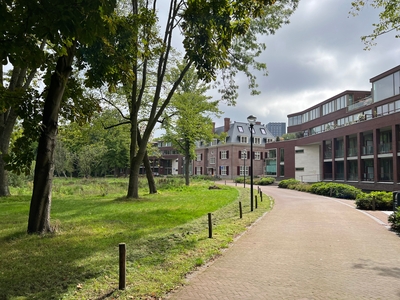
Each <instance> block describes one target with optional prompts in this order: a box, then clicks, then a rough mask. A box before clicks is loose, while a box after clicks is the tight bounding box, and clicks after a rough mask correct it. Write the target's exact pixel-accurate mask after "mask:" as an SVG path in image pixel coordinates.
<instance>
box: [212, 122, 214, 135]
mask: <svg viewBox="0 0 400 300" xmlns="http://www.w3.org/2000/svg"><path fill="white" fill-rule="evenodd" d="M212 126H213V128H212V133H215V122H212Z"/></svg>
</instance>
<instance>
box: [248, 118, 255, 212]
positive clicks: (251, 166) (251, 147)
mask: <svg viewBox="0 0 400 300" xmlns="http://www.w3.org/2000/svg"><path fill="white" fill-rule="evenodd" d="M247 121H249V123H250V169H251V170H250V207H251V211H253V206H254V205H253V203H254V202H253V128H254V124H255V123H256V121H257V118H256V117H255V116H253V115H250V116H248V117H247Z"/></svg>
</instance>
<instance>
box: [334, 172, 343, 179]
mask: <svg viewBox="0 0 400 300" xmlns="http://www.w3.org/2000/svg"><path fill="white" fill-rule="evenodd" d="M335 180H344V173H336V174H335Z"/></svg>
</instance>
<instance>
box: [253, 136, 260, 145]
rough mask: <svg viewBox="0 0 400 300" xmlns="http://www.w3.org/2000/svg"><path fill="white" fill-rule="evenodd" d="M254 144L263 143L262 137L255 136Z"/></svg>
mask: <svg viewBox="0 0 400 300" xmlns="http://www.w3.org/2000/svg"><path fill="white" fill-rule="evenodd" d="M254 144H258V145H261V138H259V137H255V138H254Z"/></svg>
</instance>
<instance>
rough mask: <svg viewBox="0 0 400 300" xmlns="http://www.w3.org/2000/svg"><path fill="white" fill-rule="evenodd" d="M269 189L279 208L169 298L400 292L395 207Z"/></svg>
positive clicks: (386, 295) (390, 295)
mask: <svg viewBox="0 0 400 300" xmlns="http://www.w3.org/2000/svg"><path fill="white" fill-rule="evenodd" d="M262 190H263V192H264V193H265V194H268V195H270V196H272V197H273V198H274V199H275V205H274V208H273V210H272V211H271V212H269V213H267V214H266V215H265V216H264V217H263V218H262V219H261V220H260V221H259V222H257V223H256V224H255V225H254V226H253V227H252V228H251V229H250V230H248V232H246V234H244V235H243V236H242V237H241V238H240V239H238V240H237V241H236V242H235V243H234V244H233V245H232V247H230V248H229V249H228V250H227V251H226V252H224V254H223V255H222V256H221V257H220V258H218V259H217V260H216V261H215V262H214V263H213V264H211V265H210V266H209V267H208V268H205V269H204V270H201V271H199V272H197V273H196V275H195V276H193V277H192V278H191V279H190V280H189V282H188V285H187V286H185V287H182V288H181V289H179V290H178V291H177V292H175V293H173V294H172V295H170V297H169V299H174V300H186V299H187V300H197V299H218V300H221V299H227V300H228V299H229V300H233V299H240V300H244V299H252V300H253V299H274V300H275V299H299V300H300V299H302V300H305V299H324V300H326V299H343V300H344V299H351V300H355V299H356V300H358V299H360V300H361V299H385V300H386V299H388V300H389V299H400V237H398V236H397V235H395V234H394V233H392V232H390V231H389V230H388V229H387V227H386V225H387V215H386V217H385V214H384V213H381V212H376V213H374V214H375V217H374V218H372V217H371V216H370V215H368V214H365V213H362V212H361V211H358V210H356V209H355V208H354V206H353V205H352V204H351V203H352V201H345V200H335V199H332V198H328V197H321V196H317V195H312V194H308V193H302V192H296V191H291V190H286V189H278V188H277V187H276V186H267V187H262ZM385 218H386V221H385ZM385 222H386V224H385Z"/></svg>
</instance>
